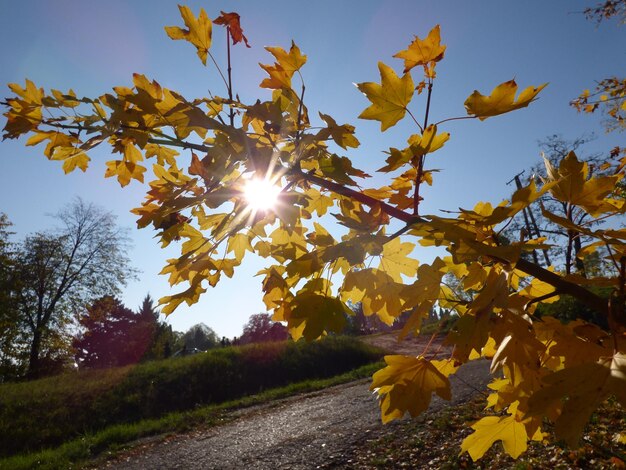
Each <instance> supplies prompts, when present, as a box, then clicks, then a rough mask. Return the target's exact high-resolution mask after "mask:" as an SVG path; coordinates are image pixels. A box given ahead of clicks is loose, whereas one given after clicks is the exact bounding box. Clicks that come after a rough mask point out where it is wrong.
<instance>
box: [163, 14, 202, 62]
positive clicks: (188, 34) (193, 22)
mask: <svg viewBox="0 0 626 470" xmlns="http://www.w3.org/2000/svg"><path fill="white" fill-rule="evenodd" d="M178 9H179V10H180V15H181V16H182V17H183V21H184V22H185V25H186V26H187V28H189V29H183V28H179V27H178V26H166V27H165V32H166V33H167V35H168V36H169V37H170V38H172V39H174V40H178V39H184V40H186V41H189V42H190V43H191V44H193V45H194V46H196V49H197V50H198V52H197V53H198V57H200V60H201V61H202V63H203V64H204V65H206V59H207V56H208V54H209V49H210V48H211V31H212V28H213V27H212V24H211V20H210V19H209V17H208V16H207V14H206V12H205V11H204V8H200V15H198V17H197V18H196V17H195V16H194V15H193V13H192V12H191V10H190V9H189V7H187V6H184V5H178Z"/></svg>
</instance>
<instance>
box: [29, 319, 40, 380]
mask: <svg viewBox="0 0 626 470" xmlns="http://www.w3.org/2000/svg"><path fill="white" fill-rule="evenodd" d="M40 352H41V330H40V329H35V331H34V332H33V341H32V343H31V344H30V355H29V357H28V370H27V371H26V376H27V377H28V378H29V379H36V378H38V377H39V374H40V373H41V371H40V370H39V369H40V365H41V364H40V362H39V353H40Z"/></svg>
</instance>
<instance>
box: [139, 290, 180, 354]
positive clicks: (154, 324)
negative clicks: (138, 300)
mask: <svg viewBox="0 0 626 470" xmlns="http://www.w3.org/2000/svg"><path fill="white" fill-rule="evenodd" d="M138 314H139V321H140V323H141V324H142V325H143V328H144V329H145V330H146V332H147V334H148V335H149V337H150V343H149V346H148V349H147V351H146V354H145V356H144V357H143V359H144V360H156V359H165V358H167V357H170V356H171V355H172V347H176V346H177V341H178V340H177V337H176V335H175V334H174V332H173V331H172V327H171V326H170V325H168V324H167V323H165V322H164V321H162V320H161V318H160V317H161V314H160V312H159V311H158V310H157V309H156V307H155V305H154V300H153V299H152V297H150V294H147V295H146V297H145V298H144V299H143V302H142V304H141V307H140V309H139V311H138Z"/></svg>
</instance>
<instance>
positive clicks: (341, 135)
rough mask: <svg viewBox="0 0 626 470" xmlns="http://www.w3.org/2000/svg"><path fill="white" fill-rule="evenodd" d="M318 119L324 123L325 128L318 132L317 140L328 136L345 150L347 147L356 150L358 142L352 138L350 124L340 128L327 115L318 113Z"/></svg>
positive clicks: (352, 128)
mask: <svg viewBox="0 0 626 470" xmlns="http://www.w3.org/2000/svg"><path fill="white" fill-rule="evenodd" d="M320 117H321V118H322V119H323V120H324V121H325V122H326V126H327V127H325V128H323V129H322V130H321V131H319V132H318V134H317V136H318V138H320V139H327V138H328V136H330V137H332V139H333V140H334V141H335V143H336V144H337V145H339V146H340V147H341V148H343V149H346V150H347V148H348V147H353V148H356V147H358V146H359V141H358V139H357V138H356V137H355V136H354V126H351V125H350V124H343V125H341V126H340V125H339V124H337V122H336V121H335V120H334V119H333V118H332V117H331V116H329V115H328V114H323V113H320Z"/></svg>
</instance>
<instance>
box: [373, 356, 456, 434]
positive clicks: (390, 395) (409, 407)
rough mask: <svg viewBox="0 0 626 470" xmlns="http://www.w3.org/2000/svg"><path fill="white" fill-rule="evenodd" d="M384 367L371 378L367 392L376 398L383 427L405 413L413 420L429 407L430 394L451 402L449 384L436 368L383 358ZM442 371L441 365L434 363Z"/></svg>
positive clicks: (410, 360)
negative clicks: (372, 392)
mask: <svg viewBox="0 0 626 470" xmlns="http://www.w3.org/2000/svg"><path fill="white" fill-rule="evenodd" d="M385 362H386V363H387V366H386V367H385V368H384V369H381V370H379V371H378V372H376V373H375V374H374V375H373V376H372V385H371V386H370V390H374V391H376V392H377V393H378V395H379V396H380V400H381V403H380V408H381V415H382V421H383V423H387V422H389V421H392V420H394V419H399V418H402V417H403V416H404V414H405V413H406V412H409V414H410V415H411V416H413V417H415V416H417V415H419V414H420V413H422V412H423V411H425V410H426V409H428V406H429V405H430V400H431V397H432V394H433V393H436V394H437V395H439V396H440V397H441V398H443V399H444V400H450V399H451V392H450V382H449V381H448V378H447V377H446V376H445V375H444V374H442V373H441V372H440V371H439V370H438V368H437V367H436V366H435V365H433V364H432V363H431V362H430V361H427V360H426V359H424V358H423V357H421V356H420V357H412V356H401V355H392V356H385ZM437 365H438V366H439V367H441V368H442V369H443V370H444V371H446V372H448V371H449V370H450V369H448V368H447V367H446V366H445V365H444V364H443V363H439V362H438V363H437Z"/></svg>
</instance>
